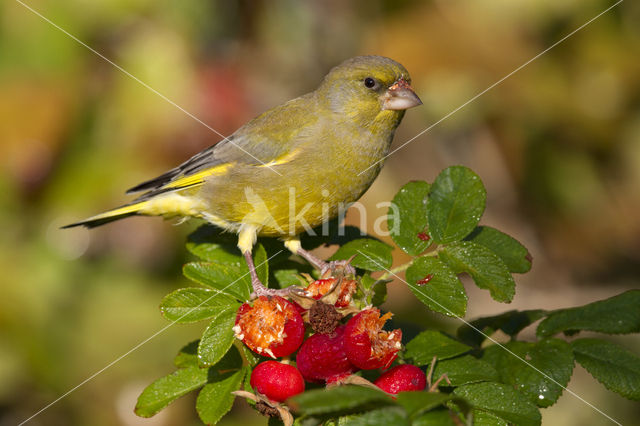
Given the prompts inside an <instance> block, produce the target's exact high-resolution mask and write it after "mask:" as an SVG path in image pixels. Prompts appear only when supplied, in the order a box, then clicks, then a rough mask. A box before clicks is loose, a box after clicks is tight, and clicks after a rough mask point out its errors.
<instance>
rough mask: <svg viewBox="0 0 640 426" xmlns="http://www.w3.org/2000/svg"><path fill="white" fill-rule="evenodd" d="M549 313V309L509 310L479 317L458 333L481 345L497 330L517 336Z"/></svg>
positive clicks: (470, 341)
mask: <svg viewBox="0 0 640 426" xmlns="http://www.w3.org/2000/svg"><path fill="white" fill-rule="evenodd" d="M545 315H547V311H543V310H541V309H533V310H528V311H508V312H505V313H502V314H499V315H494V316H491V317H484V318H478V319H477V320H474V321H471V322H470V323H467V324H463V325H461V326H460V327H459V328H458V332H457V335H458V337H459V338H460V340H462V341H463V342H465V343H467V344H470V345H472V346H480V344H481V343H482V342H483V341H484V340H485V339H486V336H491V335H492V334H493V333H494V332H495V331H497V330H501V331H503V332H504V333H505V334H507V335H509V336H511V337H515V336H517V335H518V333H520V332H521V331H522V330H523V329H524V328H526V327H528V326H529V325H531V324H533V323H534V322H536V321H538V320H539V319H540V318H543V317H544V316H545Z"/></svg>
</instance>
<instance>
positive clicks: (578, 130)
mask: <svg viewBox="0 0 640 426" xmlns="http://www.w3.org/2000/svg"><path fill="white" fill-rule="evenodd" d="M25 3H26V4H28V5H30V6H31V7H33V8H35V9H36V10H37V11H38V12H39V13H41V14H42V15H43V16H44V17H46V18H47V19H49V20H51V21H52V22H53V23H55V24H56V25H58V26H60V27H61V28H63V29H64V30H66V31H68V32H69V33H70V34H71V35H73V36H74V37H77V38H78V39H79V40H81V41H83V42H84V43H86V44H87V45H88V46H90V47H91V48H92V49H95V50H96V51H98V52H100V53H101V54H103V55H104V56H106V57H107V58H109V59H110V60H112V61H113V62H114V63H116V64H117V65H118V66H120V67H122V68H123V69H124V70H126V71H127V72H129V73H131V74H132V75H134V76H135V77H137V78H139V79H140V80H142V81H144V82H145V83H147V84H148V85H149V86H150V87H152V88H153V89H155V90H156V91H158V92H159V93H161V94H162V95H164V96H166V97H168V98H169V99H171V100H172V101H174V102H175V103H176V104H178V105H179V106H180V107H182V108H184V109H185V110H187V111H189V112H191V113H193V114H194V115H195V116H197V117H198V118H199V119H200V120H202V121H203V122H204V123H206V124H207V125H209V126H211V127H213V128H214V129H216V130H218V131H219V132H221V133H223V134H225V135H226V134H230V133H232V132H233V131H234V130H235V129H236V128H237V127H239V126H240V125H242V124H243V123H244V122H245V121H247V120H248V119H250V118H252V117H253V116H255V115H256V114H258V113H259V112H261V111H263V110H265V109H267V108H269V107H271V106H274V105H277V104H279V103H281V102H284V101H286V100H288V99H290V98H293V97H295V96H298V95H300V94H303V93H306V92H307V91H310V90H312V89H314V88H315V87H316V86H317V84H318V83H319V80H320V79H321V78H322V76H323V75H324V74H325V73H326V72H327V71H328V70H329V69H330V68H331V67H332V66H334V65H336V64H337V63H339V62H341V61H342V60H344V59H346V58H348V57H351V56H355V55H358V54H379V55H385V56H389V57H391V58H393V59H395V60H397V61H399V62H401V63H402V64H404V65H405V67H406V68H407V69H408V70H409V71H410V72H411V75H412V77H413V81H414V84H413V85H414V87H415V89H416V91H417V93H418V94H419V96H420V97H421V98H422V100H423V102H424V105H423V106H422V107H420V108H416V109H412V110H411V111H409V112H408V113H407V115H406V117H405V119H404V122H403V124H402V125H401V126H400V129H399V130H398V132H397V135H396V139H395V146H400V145H401V144H402V143H404V142H405V141H407V140H409V139H410V138H412V137H413V136H414V135H416V134H417V133H418V132H420V131H422V130H424V129H426V128H427V127H429V126H430V125H431V124H433V123H435V122H436V121H438V120H440V119H441V118H442V117H444V116H445V115H447V114H448V113H450V112H451V111H453V110H455V109H456V108H458V107H459V106H460V105H462V104H464V103H465V102H467V101H468V100H469V99H471V98H473V97H474V96H475V95H476V94H478V93H480V92H481V91H483V90H484V89H485V88H487V87H489V86H490V85H492V84H493V83H494V82H496V81H498V80H500V79H501V78H502V77H504V76H506V75H507V74H509V73H510V72H512V71H513V70H515V69H516V68H517V67H519V66H520V65H522V64H523V63H525V62H526V61H528V60H529V59H531V58H533V57H534V56H536V55H537V54H538V53H540V52H541V51H543V50H544V49H546V48H547V47H549V46H551V45H552V44H553V43H555V42H556V41H558V40H560V39H561V38H562V37H564V36H565V35H567V34H569V33H570V32H571V31H573V30H575V29H576V28H578V27H579V26H581V25H583V24H584V23H585V22H587V21H588V20H589V19H591V18H593V17H594V16H596V15H597V14H598V13H600V12H601V11H603V10H605V9H606V8H607V7H609V6H610V5H612V4H613V1H612V0H607V1H605V0H565V1H562V2H557V1H551V0H510V1H501V0H485V1H481V2H478V1H473V0H455V1H445V0H436V1H417V0H402V1H391V0H368V1H364V0H362V1H351V2H345V1H339V0H333V1H317V2H298V1H294V0H274V1H269V2H267V1H203V0H199V1H198V0H183V1H181V2H174V1H168V0H127V1H124V0H108V1H106V0H105V1H100V2H92V1H86V0H58V1H52V0H42V1H35V0H32V1H28V2H27V1H25ZM638 22H640V4H639V3H637V2H633V1H627V2H623V3H621V4H619V5H618V6H617V7H615V8H613V9H612V10H611V11H609V12H607V13H606V14H604V15H603V16H601V17H600V18H599V19H597V20H596V21H594V22H593V23H591V24H590V25H588V26H587V27H586V28H584V29H583V30H581V31H579V32H578V33H577V34H575V35H573V36H572V37H570V38H569V39H567V40H566V41H565V42H563V43H562V44H560V45H558V46H557V47H555V48H554V49H552V50H551V51H549V52H548V53H546V54H544V55H543V56H541V57H540V58H539V59H537V60H536V61H534V62H533V63H531V64H529V65H528V66H526V67H525V68H523V69H522V70H520V71H519V72H517V73H516V74H514V75H513V76H511V77H510V78H508V79H507V80H505V81H504V82H503V83H502V84H500V85H498V86H497V87H495V88H493V89H492V90H490V91H489V92H487V93H486V94H484V95H483V96H481V97H479V98H478V99H477V100H475V101H474V102H472V103H470V104H469V105H467V106H465V107H464V108H462V109H460V110H459V111H458V112H456V113H455V114H453V115H451V116H450V117H449V118H447V119H446V120H444V121H442V122H441V123H439V124H438V125H437V126H435V127H433V128H432V129H431V130H429V131H428V132H426V133H425V134H423V135H422V136H420V137H419V138H417V139H416V140H414V141H413V142H411V143H410V144H408V145H407V146H405V147H404V148H402V149H401V150H399V151H398V152H397V153H395V154H394V155H393V156H391V157H390V158H389V160H388V161H387V164H386V166H385V168H384V169H383V172H382V174H381V176H380V177H379V179H378V180H377V181H376V183H375V184H374V185H373V187H372V188H371V189H370V190H369V192H368V193H367V194H366V195H365V197H364V198H363V202H364V203H365V204H366V206H367V211H368V215H367V222H364V223H362V222H360V221H359V218H358V215H348V216H347V221H349V222H350V223H356V224H357V223H359V222H360V224H361V225H363V226H364V225H366V226H367V227H368V229H369V231H371V229H372V225H373V223H374V221H375V219H377V218H378V217H379V216H380V215H383V214H385V213H386V209H385V208H381V207H379V206H378V205H377V203H379V202H382V201H388V200H390V199H391V198H392V197H393V195H394V194H395V192H396V191H397V190H398V188H399V187H400V186H401V185H403V184H404V183H406V182H407V181H408V180H411V179H426V180H429V181H432V180H433V178H434V177H435V176H436V175H437V174H438V172H439V171H440V170H441V169H443V168H444V167H446V166H449V165H453V164H464V165H467V166H469V167H471V168H472V169H474V170H475V171H476V172H477V173H478V174H479V175H480V176H481V177H482V179H483V181H484V183H485V185H486V187H487V190H488V197H489V199H488V206H487V211H486V213H485V216H484V219H483V223H484V224H486V225H493V226H496V227H498V228H500V229H503V230H505V231H506V232H508V233H510V234H511V235H513V236H515V237H516V238H518V239H519V240H521V241H522V242H524V243H525V245H526V246H527V247H528V248H529V249H530V251H531V253H532V255H533V258H534V264H533V265H534V266H533V270H532V271H531V272H530V273H529V274H526V275H523V276H519V277H517V282H518V287H517V294H516V298H515V300H514V302H513V303H512V304H511V305H502V304H498V303H496V302H493V301H492V300H491V299H490V298H489V296H488V294H485V293H486V292H484V291H478V290H476V289H475V288H474V287H473V286H467V288H468V291H469V293H470V298H469V299H470V303H469V315H468V318H470V319H471V318H474V317H477V316H481V315H489V314H493V313H497V312H502V311H505V310H508V309H516V308H517V309H527V308H547V309H553V308H558V307H567V306H575V305H580V304H584V303H588V302H591V301H594V300H597V299H602V298H605V297H610V296H613V295H615V294H619V293H621V292H622V291H624V290H626V289H629V288H638V284H639V278H640V220H639V218H640V60H639V59H638V58H640V25H638ZM219 139H220V137H219V136H217V135H216V134H214V133H213V132H211V131H210V130H209V129H207V128H206V127H205V126H203V125H202V124H201V123H198V122H197V121H196V120H194V119H193V118H192V117H189V116H188V115H187V114H185V113H184V112H183V111H180V110H179V109H178V108H176V107H175V106H173V105H171V104H170V103H168V102H167V101H165V100H163V99H162V98H161V97H160V96H158V94H156V93H153V92H152V91H150V90H148V89H147V88H145V87H143V86H142V85H141V84H140V83H139V82H136V81H134V80H133V79H131V78H130V77H128V76H127V75H125V74H124V73H122V72H121V71H120V70H118V69H116V68H115V67H114V66H113V65H111V64H109V63H107V62H106V61H104V60H103V59H101V58H100V57H99V56H97V55H96V54H95V53H92V52H91V51H89V50H88V49H87V48H85V47H83V46H82V45H80V44H79V43H77V42H76V41H74V40H73V39H71V38H70V37H69V36H68V35H66V34H64V33H63V32H62V31H60V30H59V29H56V28H54V27H53V26H52V25H50V24H49V23H47V22H46V21H45V20H43V19H42V18H41V17H38V16H37V15H35V14H34V13H32V12H31V11H29V10H28V9H27V8H25V7H24V6H23V5H21V4H20V3H19V2H16V1H14V0H7V1H3V2H2V3H1V4H0V164H1V165H2V167H1V169H0V223H1V225H0V227H1V229H2V230H1V232H0V238H1V241H2V244H1V245H0V425H2V426H4V425H13V424H17V423H19V422H21V421H22V420H24V419H26V418H28V417H29V416H31V415H32V414H34V413H35V412H37V411H38V410H39V409H41V408H43V407H44V406H46V405H47V404H49V403H50V402H52V401H54V400H55V399H56V398H58V397H60V396H61V395H63V394H64V393H65V392H67V391H69V390H70V389H72V388H73V387H74V386H76V385H78V384H79V383H81V382H82V381H83V380H85V379H87V378H88V377H90V376H91V375H93V374H94V373H96V372H98V371H99V370H101V369H103V368H104V367H107V366H109V364H110V363H112V362H113V361H115V360H117V359H118V358H119V357H122V356H123V355H124V357H123V358H122V359H121V360H119V361H118V362H116V363H114V364H113V365H111V366H110V367H109V368H108V369H106V370H105V371H104V372H102V373H101V374H99V375H97V376H96V377H95V378H93V379H92V380H90V381H88V382H87V383H86V384H84V385H83V386H81V387H80V388H78V389H77V390H76V391H74V392H73V393H71V394H70V395H69V396H67V397H65V398H63V399H62V400H61V401H60V402H58V403H56V404H54V405H53V406H51V407H50V408H49V409H47V410H46V411H44V412H42V413H41V414H40V415H38V416H37V417H35V418H34V419H33V420H32V421H31V422H30V423H29V424H33V425H57V424H65V425H85V424H92V425H113V424H121V425H173V424H193V425H196V424H199V421H198V420H197V416H196V415H195V410H194V408H193V403H194V399H193V398H192V397H191V396H188V397H185V398H183V399H182V400H180V401H178V402H177V403H175V404H173V405H172V406H171V407H170V408H169V409H167V410H165V411H163V412H162V413H160V414H159V415H157V416H156V417H154V418H152V419H148V420H147V419H140V418H137V417H136V416H135V415H134V414H133V407H134V405H135V400H136V398H137V395H138V394H139V392H140V391H141V390H142V388H143V387H144V386H145V385H147V384H148V383H149V382H150V381H152V380H153V379H155V378H157V377H160V376H162V375H164V374H167V373H169V372H170V371H171V370H172V365H171V360H172V358H173V356H174V354H175V353H176V352H177V351H178V349H179V348H180V347H181V346H182V344H184V343H186V342H187V341H189V340H192V339H194V338H196V336H197V335H198V333H200V332H201V331H202V328H203V326H204V324H195V325H193V326H174V327H170V328H168V329H166V330H164V331H162V332H161V333H159V334H157V335H156V336H155V337H153V338H152V339H150V340H149V341H148V342H147V343H145V344H144V345H142V346H139V347H138V348H137V349H136V350H134V351H132V352H129V351H130V350H132V349H133V348H136V345H138V344H139V343H140V342H143V341H145V340H146V339H148V338H150V337H152V336H154V334H156V333H158V332H159V331H160V330H162V329H163V327H165V326H166V325H167V324H168V323H167V322H166V321H165V320H163V318H161V316H160V313H159V311H158V308H157V306H158V304H159V302H160V299H161V298H162V296H163V295H164V294H166V293H167V292H169V291H171V290H173V289H175V288H179V287H183V286H186V285H189V284H188V283H187V281H186V279H185V278H183V277H182V276H181V265H182V264H183V263H184V262H186V261H187V260H188V259H189V256H188V254H187V253H186V250H185V249H184V241H185V236H186V235H187V234H188V233H189V232H190V231H191V230H193V229H194V228H195V226H196V225H197V224H194V223H188V224H183V225H180V226H172V225H171V223H172V222H163V221H162V220H160V219H156V218H154V219H147V218H132V219H128V220H125V221H121V222H117V223H114V224H112V225H110V226H108V227H104V228H98V229H96V230H93V231H91V232H89V231H87V230H84V229H72V230H64V231H63V230H60V229H59V227H60V226H61V225H64V224H67V223H70V222H72V221H75V220H78V219H81V218H84V217H86V216H89V215H92V214H94V213H97V212H100V211H103V210H105V209H107V208H111V207H114V206H117V205H120V204H123V203H125V202H126V201H128V200H129V198H127V197H126V196H125V195H124V190H126V189H127V188H129V187H131V186H133V185H134V184H136V183H138V182H140V181H142V180H145V179H147V178H150V177H153V176H155V175H157V174H159V173H161V172H163V171H164V170H166V169H168V168H170V167H173V166H175V165H177V164H179V163H180V162H182V161H184V160H186V159H187V158H188V157H190V156H191V155H193V154H194V153H196V152H197V151H199V150H201V149H203V148H206V147H207V146H209V145H211V144H212V143H214V142H216V141H217V140H219ZM397 261H398V262H400V261H402V258H400V257H399V258H398V259H397ZM386 307H387V309H391V310H393V311H394V312H396V313H397V315H396V319H397V321H398V322H402V321H403V320H404V319H409V318H411V319H412V320H413V321H414V322H415V318H420V320H419V321H420V322H421V323H422V325H423V326H429V325H433V324H439V325H441V326H444V327H445V328H447V327H448V329H450V330H451V331H452V332H453V331H454V330H455V328H456V327H457V326H458V325H459V323H458V322H457V321H455V320H446V321H445V320H444V319H443V318H442V317H439V316H436V315H429V314H427V313H425V310H424V309H423V308H421V307H420V306H418V304H417V302H415V299H414V298H412V297H410V296H408V295H407V293H406V291H404V290H403V288H402V285H401V284H400V283H395V284H392V285H390V297H389V301H388V302H387V305H386ZM527 333H529V334H528V335H527V334H526V333H525V337H526V336H530V337H532V336H533V332H532V331H529V330H527ZM617 341H618V342H619V343H621V344H623V345H624V346H626V347H627V348H629V349H632V350H634V351H636V353H638V352H640V341H639V340H638V339H637V338H634V337H630V336H625V337H623V338H620V339H617ZM569 387H570V389H572V390H573V391H574V392H575V393H577V394H579V395H580V396H581V397H583V398H584V399H586V400H587V401H590V402H592V403H593V404H594V405H596V406H598V407H599V408H600V409H601V410H603V411H604V412H606V413H608V414H610V415H612V416H613V417H614V418H616V419H617V420H619V421H621V422H623V423H625V422H629V423H631V422H632V421H633V420H632V419H637V418H638V415H640V410H639V408H638V404H637V403H632V402H630V401H626V400H624V399H623V398H621V397H618V396H616V395H614V394H613V393H609V392H608V391H606V390H605V389H604V387H602V386H601V385H600V384H598V383H597V382H596V381H595V380H593V379H591V378H590V376H588V375H586V374H585V373H584V370H582V369H581V368H580V367H576V370H575V372H574V376H573V380H572V381H571V383H570V385H569ZM542 412H543V419H544V423H545V424H564V425H584V424H590V425H598V424H603V425H604V424H608V422H607V420H606V419H605V418H604V417H602V416H601V415H599V414H598V413H596V412H595V411H593V410H592V409H590V408H588V407H587V406H586V405H584V403H582V402H580V401H579V400H577V399H576V398H575V397H573V396H571V395H568V394H567V393H566V392H565V395H563V397H562V398H561V399H560V401H559V402H558V403H557V404H556V405H554V406H553V407H551V408H549V409H546V410H543V411H542ZM239 422H242V423H243V424H245V425H250V424H265V421H264V420H263V419H262V418H260V417H258V416H257V415H256V414H254V413H253V412H252V411H251V410H250V409H248V408H247V407H246V404H244V403H241V404H237V406H236V407H235V408H234V411H233V415H232V416H230V417H227V418H225V420H224V421H223V424H228V425H230V424H237V423H239Z"/></svg>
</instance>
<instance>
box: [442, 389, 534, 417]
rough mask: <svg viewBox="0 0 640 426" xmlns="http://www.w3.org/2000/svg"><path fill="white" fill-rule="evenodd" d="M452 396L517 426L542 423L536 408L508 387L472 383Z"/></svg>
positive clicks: (456, 390)
mask: <svg viewBox="0 0 640 426" xmlns="http://www.w3.org/2000/svg"><path fill="white" fill-rule="evenodd" d="M453 394H454V395H456V396H459V397H462V398H464V399H466V400H467V401H468V402H469V403H470V404H471V405H472V406H474V407H475V408H477V409H480V410H485V411H488V412H490V413H491V414H494V415H496V416H498V417H500V418H503V419H505V420H507V421H508V422H511V423H514V424H517V425H519V426H529V425H531V426H537V425H539V424H540V423H541V421H542V419H541V416H540V411H539V410H538V407H536V406H535V405H534V404H533V403H531V402H529V400H527V399H526V398H525V397H524V395H522V394H521V393H519V392H518V391H516V390H514V389H513V388H512V387H511V386H509V385H505V384H502V383H495V382H483V383H473V384H469V385H464V386H460V387H458V388H456V389H455V390H454V391H453Z"/></svg>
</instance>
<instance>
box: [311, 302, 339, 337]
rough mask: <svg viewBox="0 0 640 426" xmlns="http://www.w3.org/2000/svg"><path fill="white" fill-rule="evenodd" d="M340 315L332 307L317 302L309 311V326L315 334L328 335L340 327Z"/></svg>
mask: <svg viewBox="0 0 640 426" xmlns="http://www.w3.org/2000/svg"><path fill="white" fill-rule="evenodd" d="M341 319H342V315H341V314H340V313H339V312H338V311H337V310H336V308H335V307H334V306H333V305H329V304H326V303H323V302H321V301H320V300H318V301H317V302H316V303H314V304H313V305H312V306H311V309H309V324H311V328H312V329H313V331H314V332H316V333H323V334H330V333H333V331H334V330H335V329H336V327H337V326H338V325H340V320H341Z"/></svg>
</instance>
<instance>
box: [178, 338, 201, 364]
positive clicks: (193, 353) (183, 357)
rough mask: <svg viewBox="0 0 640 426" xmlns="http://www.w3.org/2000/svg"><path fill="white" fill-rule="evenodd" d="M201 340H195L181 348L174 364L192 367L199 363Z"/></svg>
mask: <svg viewBox="0 0 640 426" xmlns="http://www.w3.org/2000/svg"><path fill="white" fill-rule="evenodd" d="M199 343H200V340H194V341H193V342H191V343H188V344H186V345H184V346H183V347H182V349H180V352H178V355H176V357H175V358H174V359H173V364H174V365H175V366H176V367H178V368H184V367H192V366H195V365H198V344H199Z"/></svg>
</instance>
